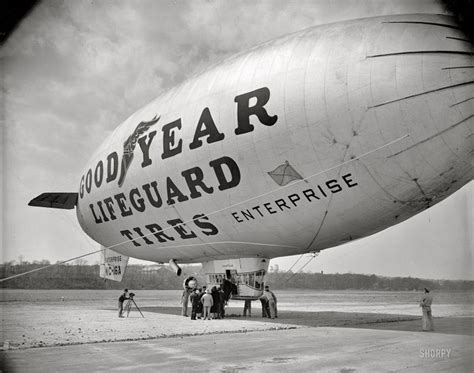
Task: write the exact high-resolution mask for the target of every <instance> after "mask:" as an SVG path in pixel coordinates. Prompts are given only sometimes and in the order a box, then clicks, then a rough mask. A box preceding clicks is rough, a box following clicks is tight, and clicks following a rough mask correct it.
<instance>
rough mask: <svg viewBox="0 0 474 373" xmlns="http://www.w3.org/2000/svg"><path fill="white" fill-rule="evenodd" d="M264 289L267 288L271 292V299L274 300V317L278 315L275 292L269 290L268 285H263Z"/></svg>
mask: <svg viewBox="0 0 474 373" xmlns="http://www.w3.org/2000/svg"><path fill="white" fill-rule="evenodd" d="M265 290H268V291H269V292H270V293H271V294H272V297H273V299H274V300H275V318H277V317H278V306H277V297H276V295H275V293H274V292H273V291H271V290H270V287H269V286H268V285H266V286H265Z"/></svg>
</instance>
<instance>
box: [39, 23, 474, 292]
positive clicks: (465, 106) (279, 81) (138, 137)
mask: <svg viewBox="0 0 474 373" xmlns="http://www.w3.org/2000/svg"><path fill="white" fill-rule="evenodd" d="M473 67H474V64H473V49H472V42H471V41H470V40H469V39H468V38H467V37H466V36H465V35H464V34H463V33H462V31H461V30H460V29H459V27H458V26H457V25H456V24H455V23H454V20H453V18H451V17H449V16H443V15H433V14H407V15H395V16H383V17H372V18H364V19H356V20H350V21H345V22H339V23H333V24H328V25H321V26H316V27H313V28H309V29H305V30H302V31H300V32H296V33H293V34H290V35H286V36H283V37H280V38H278V39H275V40H272V41H269V42H266V43H265V44H263V45H259V46H257V47H254V48H253V49H251V50H249V51H246V52H243V53H240V54H238V55H235V56H233V57H231V58H228V59H226V60H225V61H223V62H221V63H220V64H216V65H215V66H211V67H209V68H208V69H207V70H205V71H204V72H202V73H200V74H198V75H196V76H194V77H192V78H190V79H189V80H187V81H185V82H184V83H182V84H180V85H178V86H176V87H175V88H173V89H171V90H169V91H167V92H165V93H163V94H161V95H160V96H159V97H158V98H157V99H155V100H154V101H153V102H151V103H150V104H148V105H147V106H145V107H144V108H142V109H140V110H138V111H137V112H136V113H134V114H133V115H131V116H130V117H129V118H128V119H126V120H125V121H124V122H123V123H122V124H120V125H119V126H118V127H117V128H116V129H115V131H114V132H113V133H112V134H111V135H110V136H109V137H108V138H107V139H106V140H105V141H104V143H103V144H102V145H101V146H100V148H99V149H98V150H97V151H96V152H95V154H94V155H93V156H92V157H91V159H90V160H89V162H88V163H87V165H86V166H85V168H84V172H83V173H82V175H80V176H79V177H78V180H79V185H78V191H77V192H73V193H55V192H51V193H44V194H42V195H40V196H38V197H36V198H34V199H33V200H32V201H31V202H30V205H32V206H43V207H53V208H54V207H56V208H69V209H74V208H75V209H76V212H77V218H78V220H79V223H80V225H81V227H82V229H83V230H84V232H85V233H86V234H87V235H89V236H90V237H91V238H92V239H94V240H95V241H96V242H98V243H99V244H100V245H101V246H102V247H103V253H104V255H103V263H102V265H101V276H103V277H106V278H111V279H116V280H120V279H121V278H122V276H123V272H124V270H125V266H126V262H127V260H128V258H129V257H134V258H138V259H143V260H148V261H153V262H157V263H170V264H171V266H172V268H174V269H175V270H176V272H177V273H178V274H179V273H180V271H181V268H180V264H184V263H202V265H203V270H204V272H205V273H206V281H207V283H208V284H209V285H213V284H219V283H221V282H222V281H224V280H227V281H231V282H232V283H233V284H234V285H235V292H234V294H233V297H234V298H236V299H256V297H258V296H259V295H260V294H261V292H262V289H263V283H264V282H265V274H266V273H267V271H268V266H269V262H270V260H271V259H272V258H275V257H280V256H288V255H295V254H303V253H308V252H319V251H321V250H324V249H328V248H331V247H334V246H337V245H339V244H342V243H345V242H348V241H351V240H356V239H360V238H362V237H366V236H368V235H371V234H374V233H376V232H379V231H381V230H383V229H385V228H387V227H390V226H392V225H395V224H398V223H400V222H402V221H404V220H406V219H408V218H410V217H411V216H413V215H415V214H417V213H419V212H420V211H422V210H425V209H426V208H429V207H430V206H432V205H434V204H436V203H438V202H440V201H441V200H443V199H444V198H446V197H447V196H449V195H451V194H452V193H454V192H455V191H456V190H458V189H459V188H461V187H462V186H463V185H465V184H466V183H468V182H469V181H470V180H471V179H472V176H473V168H472V163H471V162H472V151H473V146H472V140H473V138H472V128H473V121H474V119H473V105H472V100H473V89H472V84H473V82H474V79H473V78H474V75H473Z"/></svg>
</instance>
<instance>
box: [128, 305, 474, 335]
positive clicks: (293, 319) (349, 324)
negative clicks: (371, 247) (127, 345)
mask: <svg viewBox="0 0 474 373" xmlns="http://www.w3.org/2000/svg"><path fill="white" fill-rule="evenodd" d="M140 309H141V311H142V312H154V313H163V314H169V315H180V314H181V307H141V308H140ZM241 311H242V310H241V309H240V308H234V307H230V308H226V318H227V319H243V318H244V317H243V316H241ZM253 311H254V310H253ZM132 312H138V311H137V310H132ZM245 319H247V320H248V321H251V322H252V321H255V322H261V321H264V322H270V323H279V324H291V325H301V326H309V327H323V326H331V327H341V328H364V329H377V330H397V331H411V332H417V331H421V317H419V316H409V315H396V314H381V313H360V312H299V311H279V312H278V318H275V319H268V318H262V316H261V311H260V310H258V311H257V312H253V315H252V317H245ZM201 321H202V320H196V322H201ZM215 322H218V321H217V320H216V321H215ZM434 322H435V331H434V333H442V334H457V335H469V336H474V328H473V325H474V318H472V317H442V318H435V319H434Z"/></svg>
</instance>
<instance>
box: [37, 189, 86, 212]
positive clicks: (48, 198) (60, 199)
mask: <svg viewBox="0 0 474 373" xmlns="http://www.w3.org/2000/svg"><path fill="white" fill-rule="evenodd" d="M76 204H77V193H58V192H46V193H42V194H40V195H39V196H38V197H35V198H33V199H32V200H31V201H30V203H28V206H37V207H49V208H53V209H67V210H72V209H73V208H74V207H76Z"/></svg>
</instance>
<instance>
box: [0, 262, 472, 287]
mask: <svg viewBox="0 0 474 373" xmlns="http://www.w3.org/2000/svg"><path fill="white" fill-rule="evenodd" d="M48 264H49V262H47V261H41V262H36V263H28V262H23V263H21V264H12V263H5V264H1V265H0V277H1V278H6V277H10V276H14V275H17V274H20V273H24V272H28V271H32V270H35V269H38V268H40V267H43V266H45V265H48ZM183 272H184V273H185V274H187V275H192V276H195V277H196V278H197V280H198V282H199V283H200V284H204V283H205V274H204V273H203V272H202V268H201V267H200V266H188V267H183ZM183 280H184V278H183V276H181V277H178V276H176V274H175V273H173V272H171V271H169V270H167V269H166V268H164V267H162V268H158V267H153V266H144V265H137V264H130V265H128V267H127V270H126V272H125V275H124V278H123V280H122V282H116V281H110V280H104V279H102V278H100V277H99V265H97V264H96V265H86V264H84V262H81V261H79V262H78V263H76V264H69V265H66V264H58V265H54V266H51V267H50V268H48V269H45V270H42V271H37V272H33V273H30V274H27V275H25V276H21V277H16V278H13V279H11V280H8V281H5V282H2V283H1V287H2V288H13V289H122V288H131V289H137V290H138V289H143V290H145V289H150V290H152V289H154V290H168V289H181V288H182V284H183ZM266 282H267V283H268V284H271V285H272V288H274V289H315V290H385V291H390V290H399V291H400V290H421V289H423V288H424V287H427V288H430V289H433V290H471V291H472V290H473V289H474V281H453V280H426V279H420V278H415V277H383V276H376V275H365V274H353V273H343V274H338V273H337V274H323V273H292V272H288V273H283V272H278V271H274V272H269V273H268V274H267V276H266Z"/></svg>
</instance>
